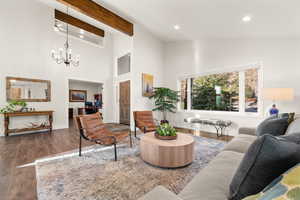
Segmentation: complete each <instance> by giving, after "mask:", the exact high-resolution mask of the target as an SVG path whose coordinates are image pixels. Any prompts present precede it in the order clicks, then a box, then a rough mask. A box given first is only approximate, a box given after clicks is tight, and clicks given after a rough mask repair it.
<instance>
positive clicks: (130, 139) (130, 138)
mask: <svg viewBox="0 0 300 200" xmlns="http://www.w3.org/2000/svg"><path fill="white" fill-rule="evenodd" d="M129 141H130V148H132V137H131V131H129Z"/></svg>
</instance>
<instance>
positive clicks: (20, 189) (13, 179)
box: [0, 128, 231, 200]
mask: <svg viewBox="0 0 300 200" xmlns="http://www.w3.org/2000/svg"><path fill="white" fill-rule="evenodd" d="M180 131H181V132H189V133H191V131H189V130H184V129H181V130H180ZM201 136H204V137H210V138H212V137H213V138H216V137H214V136H213V135H212V134H207V133H203V134H201ZM78 137H79V136H78V133H77V132H76V130H75V129H74V128H70V129H63V130H56V131H53V133H52V134H49V133H36V134H29V135H28V134H27V135H19V136H10V137H1V138H0V199H1V200H35V199H37V195H36V176H35V167H34V166H28V167H22V168H18V166H22V165H26V164H29V163H32V162H34V161H35V160H36V159H38V158H43V157H47V156H50V155H53V154H58V153H62V152H66V151H70V150H74V149H76V148H78ZM216 139H220V140H228V139H231V138H227V137H221V138H216ZM83 145H84V146H88V145H93V143H89V142H86V141H84V142H83Z"/></svg>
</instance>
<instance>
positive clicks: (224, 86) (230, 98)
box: [191, 72, 239, 112]
mask: <svg viewBox="0 0 300 200" xmlns="http://www.w3.org/2000/svg"><path fill="white" fill-rule="evenodd" d="M191 90H192V94H191V95H192V98H191V100H192V109H193V110H216V111H234V112H238V111H239V73H238V72H232V73H223V74H212V75H208V76H200V77H197V78H193V79H192V88H191Z"/></svg>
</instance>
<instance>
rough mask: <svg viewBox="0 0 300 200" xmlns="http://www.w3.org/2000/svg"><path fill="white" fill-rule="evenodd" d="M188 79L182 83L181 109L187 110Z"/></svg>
mask: <svg viewBox="0 0 300 200" xmlns="http://www.w3.org/2000/svg"><path fill="white" fill-rule="evenodd" d="M187 84H188V79H186V80H182V81H180V109H182V110H186V109H187V86H188V85H187Z"/></svg>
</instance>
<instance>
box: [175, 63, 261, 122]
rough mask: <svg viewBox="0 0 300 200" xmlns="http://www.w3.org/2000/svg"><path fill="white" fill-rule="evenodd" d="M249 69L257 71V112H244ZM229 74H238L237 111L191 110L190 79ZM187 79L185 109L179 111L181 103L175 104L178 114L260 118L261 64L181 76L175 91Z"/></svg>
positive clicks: (179, 88) (179, 89)
mask: <svg viewBox="0 0 300 200" xmlns="http://www.w3.org/2000/svg"><path fill="white" fill-rule="evenodd" d="M249 69H257V70H258V84H257V85H258V97H257V98H258V104H257V112H255V113H254V112H246V111H245V108H246V102H245V100H246V99H245V85H246V83H245V72H246V71H247V70H249ZM230 72H238V73H239V98H240V100H239V111H238V112H234V111H211V110H195V109H191V106H192V102H191V79H192V78H197V77H199V76H208V75H213V74H222V73H230ZM186 79H187V84H188V87H187V109H186V110H185V109H181V101H180V102H179V103H178V104H177V110H178V112H189V113H190V112H192V113H197V114H200V113H201V114H220V115H233V116H236V115H238V116H241V115H244V116H253V117H257V116H261V115H262V114H263V98H262V91H263V64H262V62H258V63H254V64H248V65H242V66H238V67H223V68H220V69H218V68H216V69H214V70H210V71H205V72H202V73H197V74H192V75H188V76H181V77H179V78H178V80H177V89H178V91H180V92H181V81H183V80H186Z"/></svg>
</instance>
